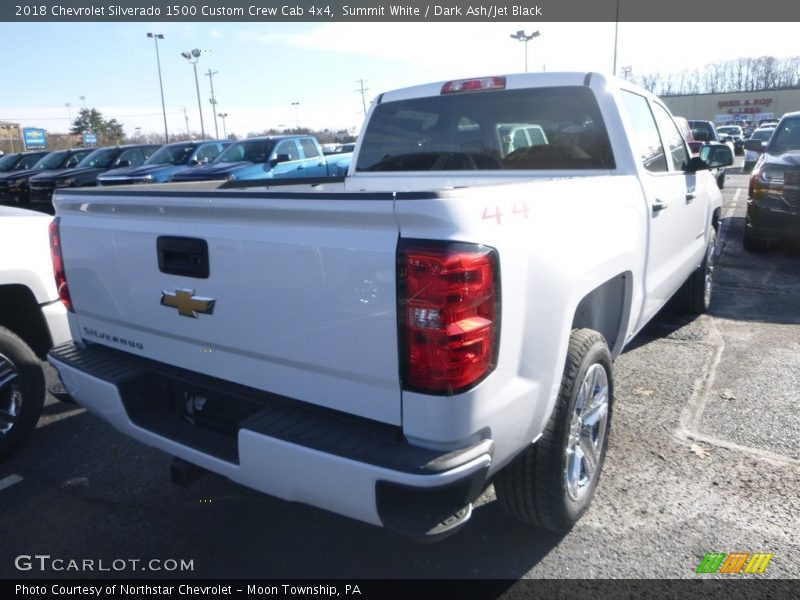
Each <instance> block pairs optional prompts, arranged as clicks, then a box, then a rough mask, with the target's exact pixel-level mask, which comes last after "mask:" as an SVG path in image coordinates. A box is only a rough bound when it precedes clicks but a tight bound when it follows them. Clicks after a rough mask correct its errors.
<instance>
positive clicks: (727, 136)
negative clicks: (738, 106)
mask: <svg viewBox="0 0 800 600" xmlns="http://www.w3.org/2000/svg"><path fill="white" fill-rule="evenodd" d="M717 133H718V134H719V136H720V141H722V142H725V141H727V140H731V141H732V142H733V151H734V153H736V154H742V153H743V152H744V130H743V129H742V128H741V127H739V126H738V125H720V126H719V127H717Z"/></svg>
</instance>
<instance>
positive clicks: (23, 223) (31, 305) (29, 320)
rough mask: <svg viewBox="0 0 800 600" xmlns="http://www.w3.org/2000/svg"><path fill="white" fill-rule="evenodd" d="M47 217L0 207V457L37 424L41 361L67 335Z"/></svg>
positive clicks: (42, 390)
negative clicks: (50, 246)
mask: <svg viewBox="0 0 800 600" xmlns="http://www.w3.org/2000/svg"><path fill="white" fill-rule="evenodd" d="M51 221H52V219H51V218H50V217H48V216H46V215H42V214H39V213H35V212H33V211H29V210H22V209H20V208H15V207H10V206H0V458H5V457H6V456H8V455H9V454H10V453H11V452H12V451H13V450H14V449H15V448H17V447H18V446H19V444H20V443H22V442H23V441H24V440H25V438H26V437H27V436H28V435H29V434H30V432H31V431H32V430H33V429H34V428H35V427H36V423H37V421H38V420H39V414H40V413H41V410H42V405H43V404H44V400H45V393H46V391H45V379H44V372H43V370H42V363H41V361H42V360H43V359H44V357H45V355H46V354H47V351H48V350H50V348H51V347H52V346H53V345H57V344H62V343H64V342H67V341H69V339H70V331H69V323H68V322H67V310H66V308H65V307H64V305H63V304H62V303H61V302H59V301H58V298H59V295H58V288H57V287H56V281H55V279H54V277H53V263H52V260H51V255H50V249H49V245H48V227H49V226H50V223H51Z"/></svg>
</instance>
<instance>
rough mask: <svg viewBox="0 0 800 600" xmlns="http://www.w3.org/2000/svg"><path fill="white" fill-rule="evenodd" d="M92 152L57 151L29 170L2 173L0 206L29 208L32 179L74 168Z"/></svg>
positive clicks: (0, 176) (0, 174)
mask: <svg viewBox="0 0 800 600" xmlns="http://www.w3.org/2000/svg"><path fill="white" fill-rule="evenodd" d="M92 150H93V149H92V148H74V149H72V150H57V151H54V152H50V153H48V154H45V155H44V156H42V157H41V158H40V159H39V160H38V161H36V163H35V164H34V165H33V166H32V167H31V168H29V169H25V170H22V171H20V170H17V171H9V172H5V173H0V204H9V205H15V206H21V207H23V208H25V207H27V205H28V203H29V201H30V190H29V188H28V181H29V180H30V178H31V177H33V176H34V175H40V174H42V173H44V172H45V171H51V170H54V169H69V168H72V167H74V166H76V165H77V164H78V163H79V162H80V160H81V159H82V158H83V157H84V156H86V155H87V154H89V153H90V152H92Z"/></svg>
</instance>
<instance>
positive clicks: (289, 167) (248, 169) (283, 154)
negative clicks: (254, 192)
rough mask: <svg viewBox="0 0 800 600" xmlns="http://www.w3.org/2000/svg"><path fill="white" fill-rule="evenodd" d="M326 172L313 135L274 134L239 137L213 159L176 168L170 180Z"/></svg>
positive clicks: (300, 174)
mask: <svg viewBox="0 0 800 600" xmlns="http://www.w3.org/2000/svg"><path fill="white" fill-rule="evenodd" d="M327 175H328V167H327V162H326V160H325V157H324V156H323V155H322V149H321V148H320V146H319V143H318V142H317V139H316V138H314V137H312V136H308V135H277V136H270V137H257V138H248V139H246V140H240V141H238V142H236V143H234V144H231V145H230V146H228V147H227V148H226V149H225V150H224V151H223V152H222V153H221V154H220V155H219V156H217V158H216V159H215V160H214V162H212V163H209V164H207V165H200V166H199V167H195V168H188V169H182V170H180V171H177V172H176V173H174V174H173V175H172V178H171V179H170V181H208V180H215V179H222V180H227V181H240V180H253V179H270V178H298V177H326V176H327Z"/></svg>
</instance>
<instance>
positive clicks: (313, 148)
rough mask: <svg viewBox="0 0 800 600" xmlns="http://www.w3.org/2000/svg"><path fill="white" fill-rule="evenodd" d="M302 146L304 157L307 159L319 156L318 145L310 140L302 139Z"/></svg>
mask: <svg viewBox="0 0 800 600" xmlns="http://www.w3.org/2000/svg"><path fill="white" fill-rule="evenodd" d="M300 146H301V147H302V148H303V155H304V156H305V157H306V158H314V157H316V156H319V151H318V150H317V145H316V144H315V143H314V142H312V141H311V140H309V139H308V138H303V139H301V140H300Z"/></svg>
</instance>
